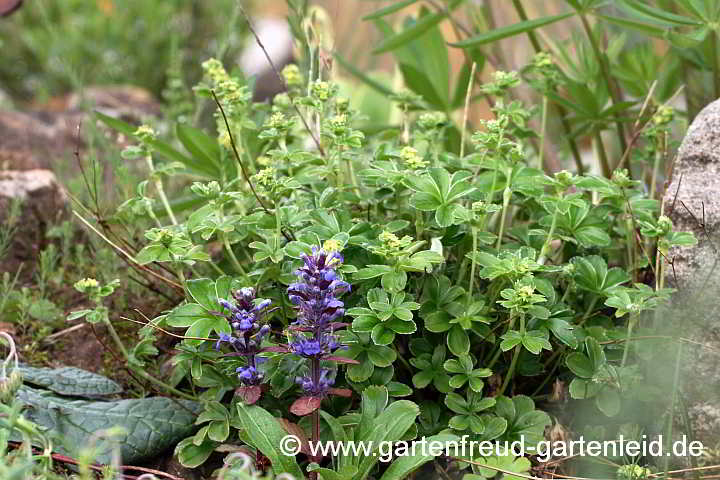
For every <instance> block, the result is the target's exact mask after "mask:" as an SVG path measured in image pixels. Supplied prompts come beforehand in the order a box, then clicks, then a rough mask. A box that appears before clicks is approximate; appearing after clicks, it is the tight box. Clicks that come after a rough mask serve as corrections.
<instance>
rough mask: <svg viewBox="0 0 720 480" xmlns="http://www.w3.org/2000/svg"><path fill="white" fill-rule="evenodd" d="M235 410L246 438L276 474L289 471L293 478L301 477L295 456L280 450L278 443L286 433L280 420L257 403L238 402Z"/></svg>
mask: <svg viewBox="0 0 720 480" xmlns="http://www.w3.org/2000/svg"><path fill="white" fill-rule="evenodd" d="M237 410H238V414H239V416H240V423H242V425H243V428H244V430H245V431H246V432H247V439H248V440H249V441H250V443H251V444H252V445H253V446H254V447H255V448H257V449H258V450H260V451H261V452H262V453H263V455H265V456H266V457H268V459H270V462H271V464H272V469H273V472H274V473H275V474H276V475H279V474H280V473H289V474H290V475H294V476H295V478H303V472H302V469H301V468H300V466H299V465H298V464H297V461H296V460H295V458H294V457H289V456H287V455H284V454H283V453H282V452H281V451H280V443H281V441H282V439H283V438H284V437H285V436H286V435H287V432H286V431H285V429H284V428H283V427H282V426H281V425H280V422H278V421H277V419H276V418H275V417H273V416H272V415H271V414H270V413H269V412H268V411H267V410H264V409H263V408H261V407H259V406H257V405H243V404H242V403H238V404H237Z"/></svg>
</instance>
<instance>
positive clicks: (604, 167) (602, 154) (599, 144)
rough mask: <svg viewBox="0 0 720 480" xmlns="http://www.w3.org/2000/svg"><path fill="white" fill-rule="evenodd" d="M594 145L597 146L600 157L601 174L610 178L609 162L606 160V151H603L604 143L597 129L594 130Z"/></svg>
mask: <svg viewBox="0 0 720 480" xmlns="http://www.w3.org/2000/svg"><path fill="white" fill-rule="evenodd" d="M595 147H596V148H597V153H598V156H599V157H600V168H602V173H603V176H604V177H606V178H610V177H611V176H612V171H611V170H610V162H608V157H607V152H606V151H605V145H604V144H603V141H602V135H601V134H600V131H599V130H598V131H596V132H595Z"/></svg>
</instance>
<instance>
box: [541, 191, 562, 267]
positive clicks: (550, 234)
mask: <svg viewBox="0 0 720 480" xmlns="http://www.w3.org/2000/svg"><path fill="white" fill-rule="evenodd" d="M560 197H562V194H560ZM559 213H560V209H559V208H558V206H557V204H555V212H554V213H553V218H552V223H551V224H550V231H548V236H547V238H546V239H545V243H544V244H543V246H542V250H540V256H539V257H538V263H539V264H540V265H544V264H545V260H546V259H547V253H548V250H550V243H551V242H552V237H553V235H554V234H555V228H556V227H557V219H558V214H559Z"/></svg>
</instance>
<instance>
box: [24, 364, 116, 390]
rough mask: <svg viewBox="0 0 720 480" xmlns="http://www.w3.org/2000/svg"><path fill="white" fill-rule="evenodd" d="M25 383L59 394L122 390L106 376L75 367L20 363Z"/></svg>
mask: <svg viewBox="0 0 720 480" xmlns="http://www.w3.org/2000/svg"><path fill="white" fill-rule="evenodd" d="M19 371H20V373H21V374H22V376H23V381H24V382H25V383H31V384H33V385H39V386H41V387H45V388H47V389H48V390H51V391H53V392H55V393H59V394H60V395H69V396H73V397H95V396H101V395H112V394H115V393H120V392H122V387H121V386H120V385H118V384H117V383H115V382H113V381H112V380H110V379H109V378H107V377H103V376H102V375H98V374H96V373H92V372H88V371H86V370H82V369H79V368H75V367H61V368H38V367H30V366H27V365H20V367H19Z"/></svg>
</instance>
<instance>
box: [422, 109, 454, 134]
mask: <svg viewBox="0 0 720 480" xmlns="http://www.w3.org/2000/svg"><path fill="white" fill-rule="evenodd" d="M446 120H447V119H446V117H445V114H444V113H442V112H427V113H423V114H422V115H420V117H418V121H417V124H418V128H420V130H424V131H429V130H435V129H438V128H442V127H443V126H444V125H445V122H446Z"/></svg>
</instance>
